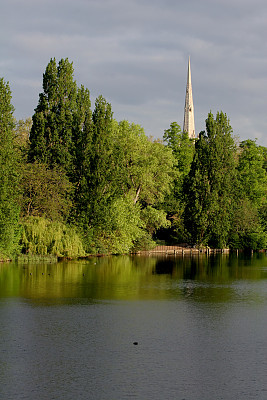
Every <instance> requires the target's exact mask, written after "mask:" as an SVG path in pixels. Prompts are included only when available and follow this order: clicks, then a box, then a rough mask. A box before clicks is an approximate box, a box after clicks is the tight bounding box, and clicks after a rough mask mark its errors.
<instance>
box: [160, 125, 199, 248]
mask: <svg viewBox="0 0 267 400" xmlns="http://www.w3.org/2000/svg"><path fill="white" fill-rule="evenodd" d="M163 139H164V141H165V142H166V144H167V147H169V148H170V149H171V150H172V152H173V155H174V157H175V172H176V174H175V180H174V185H173V188H172V191H171V193H170V194H169V195H168V196H166V198H165V200H164V208H165V210H166V211H167V213H168V219H169V220H170V221H171V226H170V227H169V228H168V229H167V230H166V229H164V230H163V231H162V232H161V235H162V236H163V237H164V238H165V240H167V241H168V242H175V243H177V242H178V243H179V242H186V241H187V239H188V235H187V232H186V230H185V227H184V220H183V213H184V207H185V200H184V190H183V187H184V181H185V179H186V178H187V175H188V173H189V171H190V167H191V163H192V161H193V156H194V152H195V140H194V139H190V138H189V137H188V133H187V132H182V131H181V128H180V126H179V125H178V124H177V122H172V123H171V124H170V128H169V129H166V130H165V131H164V135H163Z"/></svg>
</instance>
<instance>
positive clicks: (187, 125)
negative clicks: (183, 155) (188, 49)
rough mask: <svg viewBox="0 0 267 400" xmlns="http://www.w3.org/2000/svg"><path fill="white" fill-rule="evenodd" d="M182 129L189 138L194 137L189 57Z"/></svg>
mask: <svg viewBox="0 0 267 400" xmlns="http://www.w3.org/2000/svg"><path fill="white" fill-rule="evenodd" d="M183 131H184V132H187V133H188V136H189V137H190V138H195V117H194V104H193V93H192V83H191V67H190V57H189V59H188V72H187V84H186V93H185V106H184V127H183Z"/></svg>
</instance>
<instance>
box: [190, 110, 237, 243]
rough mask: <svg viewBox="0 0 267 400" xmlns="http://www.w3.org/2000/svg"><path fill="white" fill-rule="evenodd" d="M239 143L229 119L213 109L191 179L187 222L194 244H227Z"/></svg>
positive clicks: (196, 147)
mask: <svg viewBox="0 0 267 400" xmlns="http://www.w3.org/2000/svg"><path fill="white" fill-rule="evenodd" d="M236 159H237V157H236V145H235V141H234V139H233V137H232V128H231V126H230V123H229V119H228V118H227V116H226V114H224V113H223V112H220V113H219V112H218V113H217V115H216V118H214V116H213V115H212V113H211V112H210V113H209V115H208V118H207V120H206V132H201V133H200V136H199V139H198V140H197V141H196V146H195V155H194V159H193V162H192V164H191V170H190V172H189V175H188V179H187V180H186V182H185V185H184V190H185V194H186V207H185V224H186V228H187V229H188V231H189V232H190V233H191V238H192V242H193V243H197V244H199V245H209V246H211V247H219V248H223V247H224V246H226V245H227V241H228V234H229V231H230V228H231V221H232V212H233V206H234V202H235V201H236V194H235V182H236V163H237V160H236Z"/></svg>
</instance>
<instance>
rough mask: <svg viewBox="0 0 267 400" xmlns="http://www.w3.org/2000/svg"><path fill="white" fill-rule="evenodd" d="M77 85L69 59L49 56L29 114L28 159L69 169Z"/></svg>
mask: <svg viewBox="0 0 267 400" xmlns="http://www.w3.org/2000/svg"><path fill="white" fill-rule="evenodd" d="M76 98H77V85H76V82H75V81H74V79H73V66H72V63H70V62H69V60H68V59H67V58H66V59H65V60H64V59H61V60H60V61H59V63H58V66H57V64H56V60H55V58H54V59H51V60H50V62H49V64H48V65H47V67H46V70H45V73H44V75H43V92H42V93H40V95H39V102H38V105H37V107H36V109H35V113H34V115H33V117H32V121H33V124H32V128H31V133H30V151H29V161H30V162H34V161H38V162H42V163H45V164H47V165H49V166H50V167H53V166H55V165H60V166H61V167H62V168H63V169H64V170H65V171H66V172H67V173H69V172H70V171H71V170H72V156H73V142H72V139H73V125H74V112H75V110H76Z"/></svg>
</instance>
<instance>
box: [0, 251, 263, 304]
mask: <svg viewBox="0 0 267 400" xmlns="http://www.w3.org/2000/svg"><path fill="white" fill-rule="evenodd" d="M266 277H267V267H266V256H265V254H255V255H254V256H253V257H245V256H242V257H240V256H239V257H237V256H236V255H232V254H230V255H221V254H217V255H212V256H209V257H208V256H206V255H201V256H193V257H190V256H188V257H177V256H176V257H175V256H173V257H172V256H164V257H159V256H158V257H155V256H151V257H144V256H132V257H131V256H120V257H103V258H91V259H89V260H86V261H76V262H70V261H69V262H62V263H57V264H33V265H32V264H25V265H18V264H15V263H14V264H2V265H0V297H10V296H11V297H18V296H20V297H24V298H29V299H35V300H37V299H61V301H63V302H64V301H67V299H74V298H79V299H81V298H83V299H91V300H104V299H108V300H110V299H113V300H120V299H127V300H132V299H166V298H177V297H179V296H180V297H184V298H190V297H191V298H195V299H198V300H202V301H203V300H204V301H208V300H211V299H212V301H215V300H217V301H229V300H230V299H233V298H236V297H238V296H239V295H238V296H237V288H239V289H240V287H243V286H244V285H245V286H247V283H248V282H253V281H259V280H263V279H266ZM246 282H247V283H246ZM250 286H251V285H250Z"/></svg>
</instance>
